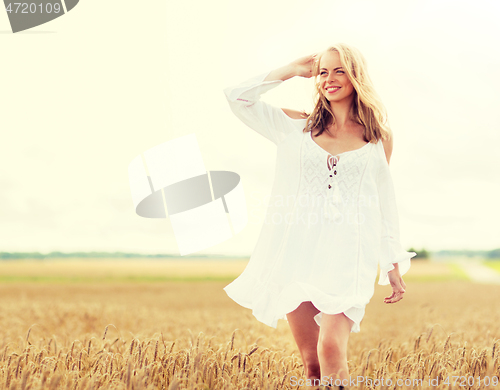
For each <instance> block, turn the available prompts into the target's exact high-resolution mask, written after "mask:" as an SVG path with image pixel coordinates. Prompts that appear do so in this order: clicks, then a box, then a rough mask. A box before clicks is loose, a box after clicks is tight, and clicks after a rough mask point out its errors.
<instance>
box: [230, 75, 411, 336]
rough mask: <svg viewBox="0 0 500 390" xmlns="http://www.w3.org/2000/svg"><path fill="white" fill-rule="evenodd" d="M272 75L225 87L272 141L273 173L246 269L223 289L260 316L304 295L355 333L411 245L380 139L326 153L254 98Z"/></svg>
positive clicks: (405, 261)
mask: <svg viewBox="0 0 500 390" xmlns="http://www.w3.org/2000/svg"><path fill="white" fill-rule="evenodd" d="M268 74H269V72H266V73H264V74H261V75H259V76H256V77H253V78H251V79H249V80H247V81H245V82H243V83H241V84H239V85H237V86H234V87H228V88H226V89H224V93H225V95H226V98H227V100H228V102H229V105H230V108H231V110H232V111H233V113H234V114H235V115H236V116H237V117H238V118H239V119H240V120H241V121H242V122H243V123H245V124H246V125H247V126H249V127H250V128H251V129H253V130H255V131H256V132H258V133H259V134H261V135H262V136H264V137H265V138H267V139H268V140H270V141H271V142H273V143H274V144H275V145H276V146H277V149H276V150H277V155H276V166H275V178H274V183H273V188H272V191H271V196H270V200H269V205H268V207H267V211H266V217H265V220H264V223H263V226H262V229H261V232H260V235H259V238H258V240H257V243H256V245H255V248H254V250H253V252H252V255H251V257H250V260H249V262H248V265H247V267H246V268H245V270H244V271H243V273H242V274H241V275H240V276H239V277H238V278H237V279H235V280H234V281H233V282H231V283H230V284H229V285H227V286H226V287H224V290H225V291H226V293H227V294H228V296H229V297H230V298H231V299H233V300H234V301H235V302H236V303H238V304H239V305H241V306H243V307H246V308H249V309H252V313H253V315H254V316H255V317H256V319H257V320H259V321H261V322H262V323H264V324H266V325H269V326H271V327H274V328H276V327H277V323H278V319H284V320H287V318H286V314H287V313H290V312H292V311H293V310H295V309H296V308H297V307H298V306H299V305H300V304H301V303H302V302H305V301H311V302H312V304H313V305H314V306H315V307H316V308H317V309H318V310H319V311H320V312H319V313H318V314H317V315H316V316H315V317H314V319H315V321H316V323H317V324H318V325H321V318H322V314H323V313H326V314H339V313H344V314H345V315H346V316H347V317H349V318H350V319H351V320H352V321H353V322H354V323H353V326H352V328H351V332H355V333H357V332H359V331H360V323H361V320H362V319H363V316H364V314H365V307H366V305H367V304H368V302H369V301H370V299H371V298H372V296H373V293H374V287H375V286H374V284H375V282H376V277H377V271H378V267H380V277H379V281H378V284H380V285H387V284H389V279H388V275H387V274H388V272H389V271H391V270H392V269H394V266H393V265H392V264H393V263H398V266H399V271H400V274H401V275H404V274H405V273H406V272H407V271H408V270H409V268H410V259H411V258H412V257H414V256H416V253H415V252H407V251H405V250H404V249H403V248H402V246H401V244H400V240H399V217H398V210H397V205H396V199H395V193H394V186H393V182H392V177H391V173H390V170H389V165H388V163H387V159H386V156H385V152H384V148H383V144H382V142H381V140H379V141H373V142H368V143H366V144H365V145H364V146H362V147H360V148H358V149H355V150H351V151H347V152H344V153H339V154H337V155H335V156H332V155H330V154H329V153H328V152H327V151H326V150H324V149H323V148H322V147H320V146H319V145H318V144H317V143H316V142H315V140H314V139H313V138H312V134H311V132H310V131H308V132H304V131H303V130H304V128H305V125H306V119H292V118H290V117H289V116H288V115H286V114H285V113H284V112H283V110H282V109H281V108H277V107H274V106H272V105H270V104H268V103H266V102H264V101H262V100H260V97H261V95H262V94H263V93H265V92H266V91H268V90H270V89H272V88H275V87H277V86H279V85H280V84H281V83H283V80H273V81H264V79H265V78H266V76H267V75H268Z"/></svg>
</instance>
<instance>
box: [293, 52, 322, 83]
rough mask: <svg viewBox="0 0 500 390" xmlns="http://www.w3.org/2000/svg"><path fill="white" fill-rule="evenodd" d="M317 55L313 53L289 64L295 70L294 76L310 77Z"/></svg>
mask: <svg viewBox="0 0 500 390" xmlns="http://www.w3.org/2000/svg"><path fill="white" fill-rule="evenodd" d="M317 57H318V54H317V53H314V54H311V55H308V56H305V57H300V58H298V59H296V60H295V61H292V62H291V63H290V65H291V66H293V68H294V69H295V74H296V76H301V77H306V78H309V77H312V74H313V67H314V65H315V63H316V61H317Z"/></svg>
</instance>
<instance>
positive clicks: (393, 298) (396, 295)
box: [384, 264, 406, 303]
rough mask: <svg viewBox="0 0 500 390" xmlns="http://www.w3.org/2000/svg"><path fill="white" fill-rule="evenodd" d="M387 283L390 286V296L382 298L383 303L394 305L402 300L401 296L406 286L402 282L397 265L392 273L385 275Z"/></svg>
mask: <svg viewBox="0 0 500 390" xmlns="http://www.w3.org/2000/svg"><path fill="white" fill-rule="evenodd" d="M387 276H388V277H389V281H390V283H391V286H392V294H391V295H390V296H388V297H385V298H384V302H385V303H396V302H399V301H400V300H401V299H403V294H404V293H405V291H406V284H405V282H404V281H403V277H402V276H401V274H400V273H399V268H398V266H397V264H396V265H395V268H394V269H393V270H392V271H389V273H388V274H387Z"/></svg>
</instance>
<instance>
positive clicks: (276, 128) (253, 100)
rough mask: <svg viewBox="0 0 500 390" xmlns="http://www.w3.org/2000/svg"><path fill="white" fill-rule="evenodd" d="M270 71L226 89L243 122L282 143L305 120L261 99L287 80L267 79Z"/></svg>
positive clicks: (230, 101) (277, 142) (225, 92)
mask: <svg viewBox="0 0 500 390" xmlns="http://www.w3.org/2000/svg"><path fill="white" fill-rule="evenodd" d="M269 73H270V71H269V72H266V73H263V74H261V75H258V76H255V77H252V78H251V79H248V80H247V81H245V82H243V83H241V84H239V85H236V86H233V87H228V88H225V89H224V94H225V95H226V98H227V101H228V102H229V106H230V107H231V110H232V111H233V113H234V114H235V115H236V116H237V117H238V118H239V119H240V120H241V121H242V122H243V123H245V124H246V125H247V126H248V127H250V128H251V129H253V130H255V131H256V132H257V133H259V134H260V135H262V136H264V137H266V138H267V139H269V140H270V141H272V142H273V143H274V144H276V145H278V144H279V143H280V142H281V141H283V140H284V139H285V137H286V136H287V135H288V134H289V133H291V132H293V131H294V130H297V127H298V122H301V121H300V120H295V119H293V118H290V117H289V116H288V115H286V114H285V113H284V112H283V110H282V109H281V108H277V107H274V106H272V105H270V104H268V103H266V102H263V101H261V100H260V95H262V94H263V93H265V92H267V91H269V90H270V89H272V88H275V87H277V86H278V85H280V84H281V83H283V80H272V81H263V80H264V79H265V78H266V76H267V75H268V74H269ZM302 128H303V126H302Z"/></svg>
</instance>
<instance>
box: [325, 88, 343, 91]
mask: <svg viewBox="0 0 500 390" xmlns="http://www.w3.org/2000/svg"><path fill="white" fill-rule="evenodd" d="M332 89H340V87H327V88H326V90H327V91H331V90H332Z"/></svg>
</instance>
